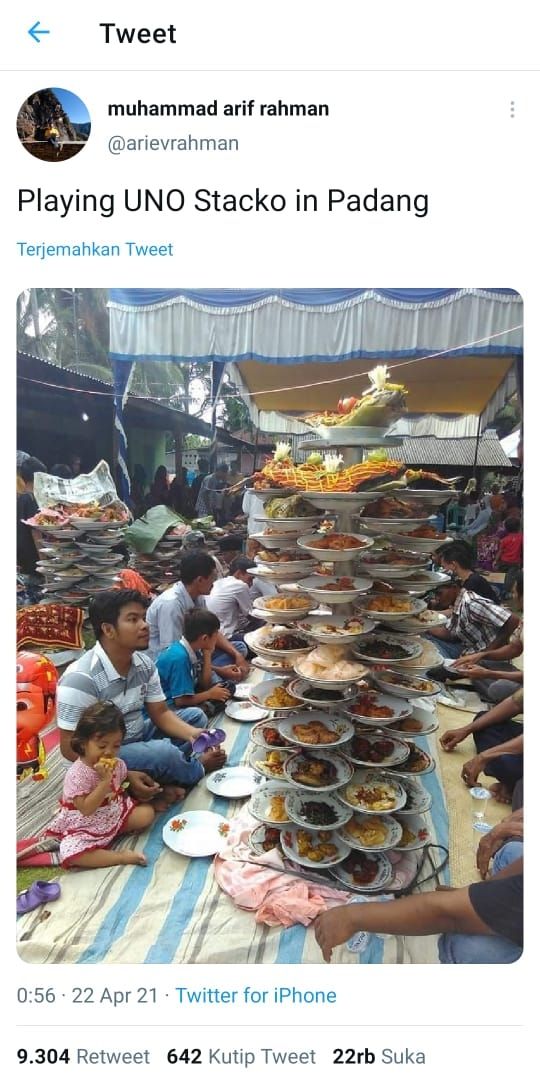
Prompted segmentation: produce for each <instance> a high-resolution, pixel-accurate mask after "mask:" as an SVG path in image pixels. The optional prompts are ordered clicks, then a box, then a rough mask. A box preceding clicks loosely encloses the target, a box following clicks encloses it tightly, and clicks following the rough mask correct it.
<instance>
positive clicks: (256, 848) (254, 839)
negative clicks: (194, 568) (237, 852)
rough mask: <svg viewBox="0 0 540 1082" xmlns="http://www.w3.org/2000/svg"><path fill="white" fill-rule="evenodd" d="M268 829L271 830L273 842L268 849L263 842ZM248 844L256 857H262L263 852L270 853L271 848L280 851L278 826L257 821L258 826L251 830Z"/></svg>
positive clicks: (268, 831)
mask: <svg viewBox="0 0 540 1082" xmlns="http://www.w3.org/2000/svg"><path fill="white" fill-rule="evenodd" d="M270 831H272V832H273V836H272V841H273V842H275V844H272V846H271V848H270V849H265V846H264V842H265V840H266V838H267V835H268V834H269V833H270ZM248 845H249V847H250V849H252V850H253V852H254V853H255V855H256V856H257V857H262V856H264V854H265V853H270V852H271V851H272V849H278V850H280V851H281V835H280V831H279V828H278V827H271V826H269V825H268V824H267V823H259V826H258V827H255V830H252V831H251V834H250V835H249V838H248Z"/></svg>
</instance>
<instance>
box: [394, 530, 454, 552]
mask: <svg viewBox="0 0 540 1082" xmlns="http://www.w3.org/2000/svg"><path fill="white" fill-rule="evenodd" d="M392 540H393V541H394V544H396V545H397V547H398V548H408V549H410V548H413V549H415V550H416V551H417V552H435V551H436V550H437V549H438V548H440V547H441V545H446V544H447V543H448V542H449V541H453V540H454V538H453V537H448V536H446V535H445V536H444V537H410V536H409V535H408V534H401V533H394V534H392Z"/></svg>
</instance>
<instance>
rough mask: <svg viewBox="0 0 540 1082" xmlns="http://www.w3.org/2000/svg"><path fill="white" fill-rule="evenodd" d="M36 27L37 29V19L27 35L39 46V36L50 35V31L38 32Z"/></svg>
mask: <svg viewBox="0 0 540 1082" xmlns="http://www.w3.org/2000/svg"><path fill="white" fill-rule="evenodd" d="M38 27H39V19H38V21H37V22H36V23H34V25H33V26H31V27H30V29H29V31H28V33H29V34H30V37H31V38H33V39H34V41H37V42H38V44H39V42H40V41H41V37H40V34H50V32H51V31H50V30H38Z"/></svg>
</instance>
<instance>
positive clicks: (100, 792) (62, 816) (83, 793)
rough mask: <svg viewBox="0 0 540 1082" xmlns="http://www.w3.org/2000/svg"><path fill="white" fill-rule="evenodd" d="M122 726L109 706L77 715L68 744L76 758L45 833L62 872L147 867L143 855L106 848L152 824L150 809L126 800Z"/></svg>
mask: <svg viewBox="0 0 540 1082" xmlns="http://www.w3.org/2000/svg"><path fill="white" fill-rule="evenodd" d="M125 732H126V726H125V722H124V718H123V716H122V713H121V712H120V710H119V709H118V707H116V706H115V705H114V703H111V702H97V703H94V704H93V705H92V706H89V707H88V709H87V710H84V711H83V713H82V714H81V716H80V718H79V721H78V724H77V728H76V729H75V732H74V734H73V738H72V741H71V745H72V747H73V750H74V751H76V752H77V754H78V756H79V758H78V759H76V761H75V762H74V763H72V765H71V766H70V767H69V769H68V771H67V774H66V776H65V779H64V789H63V793H62V798H61V800H60V811H59V812H58V815H56V817H55V818H54V820H53V822H52V823H51V825H50V827H49V828H48V830H47V834H51V835H52V836H53V837H55V838H60V858H61V863H62V864H63V866H64V868H69V867H71V866H75V867H77V868H108V867H110V866H112V865H114V864H146V857H145V856H144V854H143V853H137V852H134V851H133V850H132V849H108V848H107V847H108V846H109V845H110V844H111V842H112V841H114V839H115V838H116V837H118V835H119V834H127V833H131V832H139V831H141V830H146V828H147V827H149V826H150V824H151V823H152V821H153V819H154V809H153V808H152V806H151V805H150V804H140V805H138V806H137V805H136V804H135V802H134V801H133V800H132V799H131V797H130V796H128V794H127V791H126V788H124V786H125V785H126V786H127V783H126V778H127V767H126V764H125V763H124V762H123V761H122V759H118V758H117V756H118V752H119V750H120V747H121V745H122V741H123V739H124V736H125Z"/></svg>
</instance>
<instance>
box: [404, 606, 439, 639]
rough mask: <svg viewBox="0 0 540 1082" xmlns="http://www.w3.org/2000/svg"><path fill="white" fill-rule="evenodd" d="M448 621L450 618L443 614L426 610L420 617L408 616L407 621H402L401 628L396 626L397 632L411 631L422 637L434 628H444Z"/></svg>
mask: <svg viewBox="0 0 540 1082" xmlns="http://www.w3.org/2000/svg"><path fill="white" fill-rule="evenodd" d="M447 619H448V617H447V616H445V615H444V613H442V612H435V611H434V610H433V609H424V611H423V612H419V613H418V616H408V617H407V619H406V620H400V621H399V626H397V625H396V631H410V632H412V633H414V634H416V635H421V634H422V632H424V634H425V633H426V632H428V631H431V630H432V628H434V627H442V625H443V624H445V623H446V621H447Z"/></svg>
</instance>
